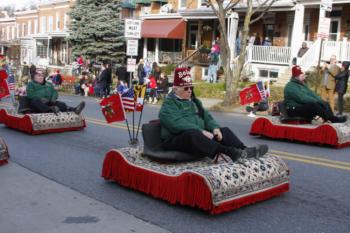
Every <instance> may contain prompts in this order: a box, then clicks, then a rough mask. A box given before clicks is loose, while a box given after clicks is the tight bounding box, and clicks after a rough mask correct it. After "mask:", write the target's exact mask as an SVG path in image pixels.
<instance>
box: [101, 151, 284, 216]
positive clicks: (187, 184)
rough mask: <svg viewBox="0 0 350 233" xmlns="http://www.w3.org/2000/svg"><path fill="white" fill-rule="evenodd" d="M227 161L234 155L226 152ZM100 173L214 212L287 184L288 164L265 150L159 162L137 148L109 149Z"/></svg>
mask: <svg viewBox="0 0 350 233" xmlns="http://www.w3.org/2000/svg"><path fill="white" fill-rule="evenodd" d="M227 161H230V159H229V158H228V157H227ZM102 177H104V178H105V179H106V180H112V181H116V182H118V183H119V184H121V185H123V186H126V187H130V188H132V189H135V190H138V191H141V192H144V193H146V194H149V195H151V196H153V197H156V198H160V199H163V200H166V201H168V202H170V203H171V204H181V205H188V206H192V207H198V208H200V209H203V210H205V211H208V212H209V213H211V214H219V213H222V212H226V211H230V210H233V209H237V208H239V207H241V206H244V205H248V204H252V203H255V202H257V201H262V200H265V199H269V198H271V197H273V196H277V195H280V194H281V193H284V192H287V191H288V190H289V170H288V167H287V166H286V164H285V163H284V161H283V160H282V159H280V158H279V157H276V156H271V155H266V156H264V157H263V158H261V159H260V160H257V159H247V160H242V163H233V162H226V161H224V160H223V159H219V160H218V162H217V163H214V162H213V160H211V159H209V158H204V159H202V160H199V161H195V162H181V163H180V162H177V163H169V162H168V163H161V162H157V161H153V160H151V159H149V158H148V157H145V156H143V155H142V152H141V151H139V149H137V148H130V147H127V148H122V149H118V150H116V149H114V150H111V151H109V152H108V153H107V154H106V156H105V159H104V163H103V170H102Z"/></svg>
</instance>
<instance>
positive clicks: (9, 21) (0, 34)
mask: <svg viewBox="0 0 350 233" xmlns="http://www.w3.org/2000/svg"><path fill="white" fill-rule="evenodd" d="M19 48H20V45H19V41H18V40H17V37H16V19H15V18H14V17H9V15H8V14H7V12H6V11H2V12H0V54H7V55H8V56H9V57H10V58H11V59H19V51H18V50H19Z"/></svg>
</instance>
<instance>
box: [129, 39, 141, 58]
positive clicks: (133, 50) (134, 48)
mask: <svg viewBox="0 0 350 233" xmlns="http://www.w3.org/2000/svg"><path fill="white" fill-rule="evenodd" d="M138 48H139V40H133V39H128V41H127V43H126V55H127V56H137V55H138Z"/></svg>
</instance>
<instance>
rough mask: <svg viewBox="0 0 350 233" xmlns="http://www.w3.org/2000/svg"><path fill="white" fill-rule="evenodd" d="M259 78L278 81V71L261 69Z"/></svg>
mask: <svg viewBox="0 0 350 233" xmlns="http://www.w3.org/2000/svg"><path fill="white" fill-rule="evenodd" d="M259 77H261V78H272V79H277V78H278V71H277V70H269V69H259Z"/></svg>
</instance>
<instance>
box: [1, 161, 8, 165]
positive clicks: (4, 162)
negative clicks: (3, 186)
mask: <svg viewBox="0 0 350 233" xmlns="http://www.w3.org/2000/svg"><path fill="white" fill-rule="evenodd" d="M7 163H8V161H7V159H5V160H0V166H2V165H5V164H7Z"/></svg>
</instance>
